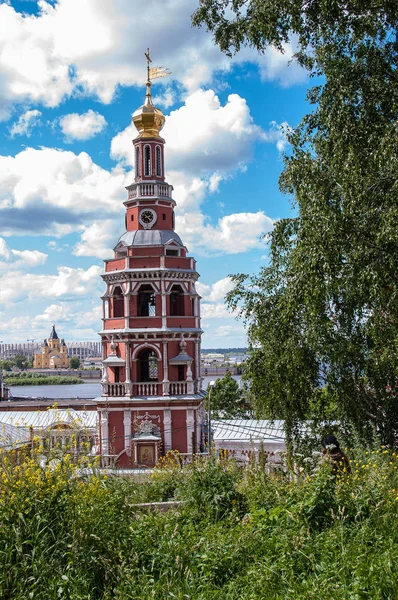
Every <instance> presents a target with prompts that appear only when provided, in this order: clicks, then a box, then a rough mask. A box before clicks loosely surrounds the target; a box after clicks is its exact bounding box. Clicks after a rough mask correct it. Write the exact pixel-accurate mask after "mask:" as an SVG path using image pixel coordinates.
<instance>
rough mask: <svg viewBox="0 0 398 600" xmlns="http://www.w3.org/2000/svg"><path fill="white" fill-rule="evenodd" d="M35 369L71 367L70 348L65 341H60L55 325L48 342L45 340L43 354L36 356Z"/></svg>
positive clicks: (42, 348)
mask: <svg viewBox="0 0 398 600" xmlns="http://www.w3.org/2000/svg"><path fill="white" fill-rule="evenodd" d="M33 367H34V368H35V369H67V368H68V367H69V358H68V348H67V347H66V344H65V340H64V339H63V338H61V339H59V337H58V335H57V332H56V331H55V325H53V328H52V330H51V333H50V337H49V338H48V342H47V340H44V343H43V345H42V347H41V353H40V354H35V356H34V361H33Z"/></svg>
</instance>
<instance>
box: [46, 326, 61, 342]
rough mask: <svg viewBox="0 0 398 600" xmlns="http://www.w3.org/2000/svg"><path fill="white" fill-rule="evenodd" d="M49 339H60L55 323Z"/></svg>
mask: <svg viewBox="0 0 398 600" xmlns="http://www.w3.org/2000/svg"><path fill="white" fill-rule="evenodd" d="M48 339H49V340H58V339H59V337H58V334H57V332H56V331H55V325H53V328H52V330H51V333H50V337H49V338H48Z"/></svg>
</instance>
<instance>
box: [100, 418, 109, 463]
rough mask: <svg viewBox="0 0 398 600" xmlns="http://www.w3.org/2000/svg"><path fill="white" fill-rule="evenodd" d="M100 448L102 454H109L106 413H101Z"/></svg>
mask: <svg viewBox="0 0 398 600" xmlns="http://www.w3.org/2000/svg"><path fill="white" fill-rule="evenodd" d="M100 414H101V446H102V454H109V423H108V411H106V410H103V411H101V413H100Z"/></svg>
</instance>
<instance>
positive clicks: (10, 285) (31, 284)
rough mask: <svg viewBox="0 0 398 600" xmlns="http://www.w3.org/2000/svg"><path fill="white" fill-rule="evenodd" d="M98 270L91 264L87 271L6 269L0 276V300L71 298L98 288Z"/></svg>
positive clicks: (3, 301) (88, 293)
mask: <svg viewBox="0 0 398 600" xmlns="http://www.w3.org/2000/svg"><path fill="white" fill-rule="evenodd" d="M101 272H102V269H101V268H100V267H98V266H96V265H92V266H91V267H90V268H88V269H87V270H84V269H80V268H78V269H73V268H71V267H65V266H62V267H58V273H57V274H56V275H47V274H33V273H22V272H19V271H7V272H6V273H4V275H2V276H0V302H2V303H4V304H10V303H13V302H18V301H20V300H23V299H28V300H33V299H35V298H60V297H64V298H66V299H68V298H74V297H76V296H85V295H88V296H89V295H90V294H92V293H95V292H99V290H100V281H101V280H100V277H99V275H100V273H101Z"/></svg>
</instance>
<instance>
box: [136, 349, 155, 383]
mask: <svg viewBox="0 0 398 600" xmlns="http://www.w3.org/2000/svg"><path fill="white" fill-rule="evenodd" d="M138 376H139V381H158V358H157V356H156V353H155V352H154V351H153V350H150V349H149V350H142V352H140V354H139V355H138Z"/></svg>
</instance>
